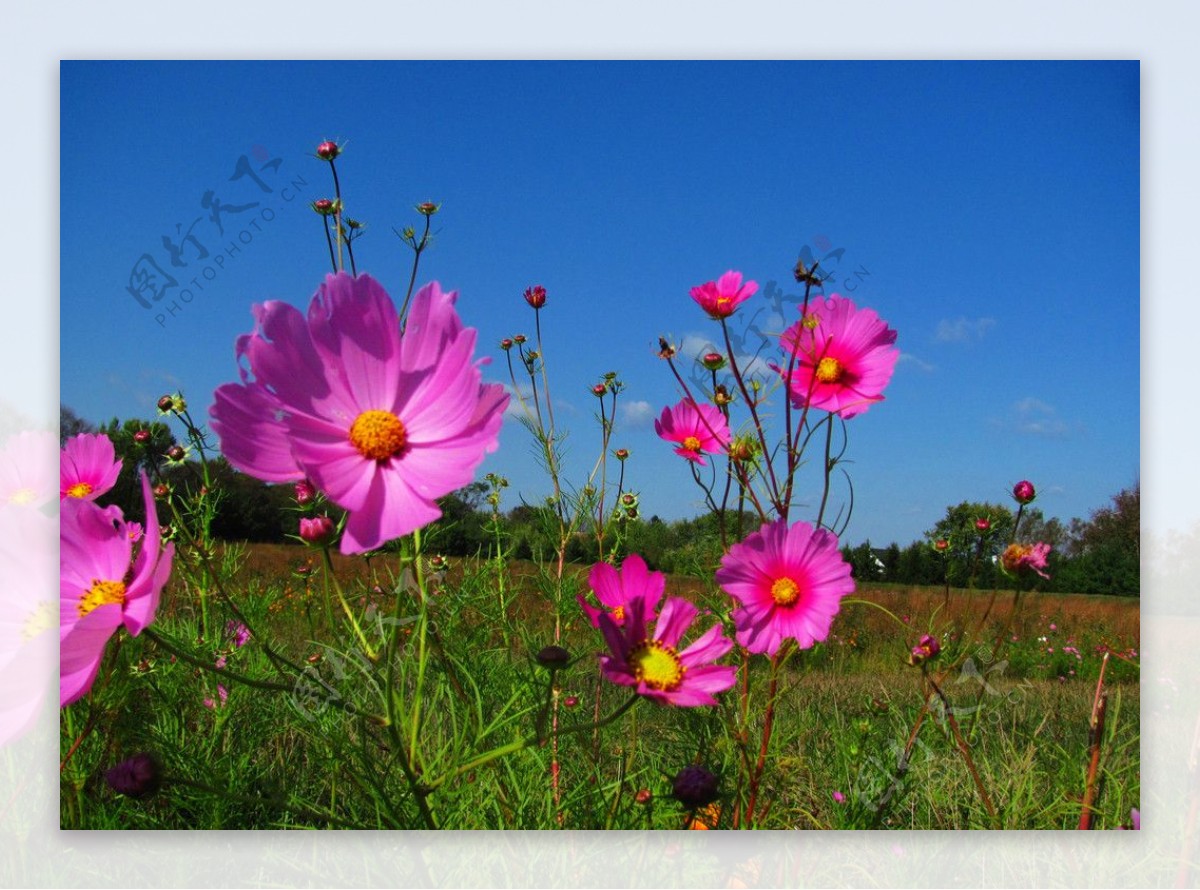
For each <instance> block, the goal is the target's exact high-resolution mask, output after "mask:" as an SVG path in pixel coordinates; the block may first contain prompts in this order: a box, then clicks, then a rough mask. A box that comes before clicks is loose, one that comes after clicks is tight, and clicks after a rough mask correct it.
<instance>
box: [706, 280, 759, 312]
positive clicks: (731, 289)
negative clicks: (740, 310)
mask: <svg viewBox="0 0 1200 890" xmlns="http://www.w3.org/2000/svg"><path fill="white" fill-rule="evenodd" d="M757 290H758V282H756V281H747V282H746V283H745V284H742V273H741V272H734V271H733V270H730V271H728V272H726V273H725V274H724V275H722V276H721V277H720V278H718V279H717V280H716V281H709V282H707V283H705V284H701V285H699V286H698V287H693V288H692V289H691V295H692V299H693V300H695V301H696V302H697V303H699V304H700V308H702V309H703V310H704V311H705V312H707V313H708V314H709V316H710V317H711V318H728V317H729V316H731V315H733V313H734V311H735V310H736V309H737V307H738V306H739V305H740V304H742V303H744V302H746V300H748V299H750V298H751V297H752V296H754V294H755V292H756V291H757Z"/></svg>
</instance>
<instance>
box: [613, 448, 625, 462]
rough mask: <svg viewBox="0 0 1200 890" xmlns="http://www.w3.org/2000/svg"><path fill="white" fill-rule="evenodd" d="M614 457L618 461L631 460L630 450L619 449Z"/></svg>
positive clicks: (614, 453)
mask: <svg viewBox="0 0 1200 890" xmlns="http://www.w3.org/2000/svg"><path fill="white" fill-rule="evenodd" d="M613 457H615V458H616V459H617V460H627V459H628V458H629V449H628V448H618V449H617V450H616V451H614V452H613Z"/></svg>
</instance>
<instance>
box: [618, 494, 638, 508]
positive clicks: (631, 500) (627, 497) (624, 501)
mask: <svg viewBox="0 0 1200 890" xmlns="http://www.w3.org/2000/svg"><path fill="white" fill-rule="evenodd" d="M637 504H638V498H637V495H636V494H632V493H626V494H623V495H621V505H622V506H625V507H636V506H637Z"/></svg>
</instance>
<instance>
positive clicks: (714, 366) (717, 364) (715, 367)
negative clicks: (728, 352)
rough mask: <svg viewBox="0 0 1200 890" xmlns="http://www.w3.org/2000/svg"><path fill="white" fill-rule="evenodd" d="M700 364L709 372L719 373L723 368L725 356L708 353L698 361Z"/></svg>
mask: <svg viewBox="0 0 1200 890" xmlns="http://www.w3.org/2000/svg"><path fill="white" fill-rule="evenodd" d="M700 362H701V364H703V365H704V367H706V368H708V370H710V371H719V370H721V369H722V368H723V367H725V356H723V355H721V353H719V352H710V353H708V354H707V355H705V356H704V358H702V359H700Z"/></svg>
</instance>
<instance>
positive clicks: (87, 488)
mask: <svg viewBox="0 0 1200 890" xmlns="http://www.w3.org/2000/svg"><path fill="white" fill-rule="evenodd" d="M92 490H93V489H92V484H91V483H90V482H76V483H75V484H74V485H72V486H71V487H70V488H68V489H67V496H68V497H72V498H86V497H87V496H88V495H89V494H91V493H92ZM19 493H20V492H18V494H19Z"/></svg>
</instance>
